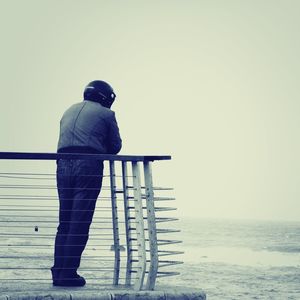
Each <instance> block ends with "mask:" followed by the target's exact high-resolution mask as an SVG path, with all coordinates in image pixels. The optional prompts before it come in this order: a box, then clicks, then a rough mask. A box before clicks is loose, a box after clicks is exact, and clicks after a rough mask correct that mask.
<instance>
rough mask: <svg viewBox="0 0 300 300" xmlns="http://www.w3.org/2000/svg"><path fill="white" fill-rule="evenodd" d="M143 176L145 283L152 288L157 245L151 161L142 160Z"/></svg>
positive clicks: (155, 272)
mask: <svg viewBox="0 0 300 300" xmlns="http://www.w3.org/2000/svg"><path fill="white" fill-rule="evenodd" d="M144 177H145V194H146V206H147V221H148V234H149V247H150V266H149V273H148V278H147V283H146V289H147V290H153V289H154V287H155V281H156V276H157V270H158V247H157V232H156V221H155V206H154V193H153V182H152V170H151V163H150V162H149V161H145V162H144Z"/></svg>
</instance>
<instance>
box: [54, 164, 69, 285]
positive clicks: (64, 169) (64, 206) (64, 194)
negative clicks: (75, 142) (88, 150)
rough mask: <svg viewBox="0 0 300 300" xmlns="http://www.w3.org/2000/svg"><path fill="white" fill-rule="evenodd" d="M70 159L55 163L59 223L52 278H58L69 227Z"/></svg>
mask: <svg viewBox="0 0 300 300" xmlns="http://www.w3.org/2000/svg"><path fill="white" fill-rule="evenodd" d="M72 164H73V163H72V161H71V160H59V161H58V163H57V173H56V180H57V191H58V196H59V225H58V228H57V233H56V238H55V250H54V265H53V267H52V268H51V271H52V277H53V280H56V279H58V277H59V272H60V270H61V269H62V268H63V263H64V245H65V242H66V238H67V235H68V232H69V228H70V222H71V212H72V206H73V190H72V186H71V177H70V175H71V172H72Z"/></svg>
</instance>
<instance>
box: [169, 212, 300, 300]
mask: <svg viewBox="0 0 300 300" xmlns="http://www.w3.org/2000/svg"><path fill="white" fill-rule="evenodd" d="M179 227H181V230H182V231H181V233H180V235H181V238H182V240H183V243H182V245H181V246H177V249H180V250H183V251H184V254H183V255H182V260H183V261H184V264H182V265H179V266H174V267H173V268H176V270H177V271H179V272H180V273H181V274H180V275H179V276H175V277H173V279H172V280H169V283H170V282H171V283H172V284H173V285H184V286H185V287H190V288H196V287H197V288H201V289H203V290H204V291H205V292H206V294H207V299H216V300H217V299H218V300H219V299H220V300H221V299H278V300H281V299H300V222H284V221H261V220H259V221H258V220H229V219H223V220H217V219H197V218H181V220H180V222H179Z"/></svg>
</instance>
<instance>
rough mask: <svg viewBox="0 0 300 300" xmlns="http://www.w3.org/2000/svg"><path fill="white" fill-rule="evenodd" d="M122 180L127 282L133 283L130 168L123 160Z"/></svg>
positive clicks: (127, 283) (128, 283)
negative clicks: (129, 192) (129, 200)
mask: <svg viewBox="0 0 300 300" xmlns="http://www.w3.org/2000/svg"><path fill="white" fill-rule="evenodd" d="M122 181H123V198H124V214H125V229H126V243H127V263H126V279H125V284H126V285H130V284H131V273H132V240H131V238H132V234H131V222H130V214H129V203H128V199H129V198H128V197H129V195H128V170H127V162H126V161H122Z"/></svg>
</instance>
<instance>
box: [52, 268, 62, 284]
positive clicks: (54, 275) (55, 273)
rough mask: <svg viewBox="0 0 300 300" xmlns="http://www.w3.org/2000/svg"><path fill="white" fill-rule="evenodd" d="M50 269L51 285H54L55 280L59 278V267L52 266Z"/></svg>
mask: <svg viewBox="0 0 300 300" xmlns="http://www.w3.org/2000/svg"><path fill="white" fill-rule="evenodd" d="M50 270H51V273H52V281H53V285H56V283H57V280H58V278H59V273H60V269H56V268H55V267H52V268H51V269H50Z"/></svg>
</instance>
